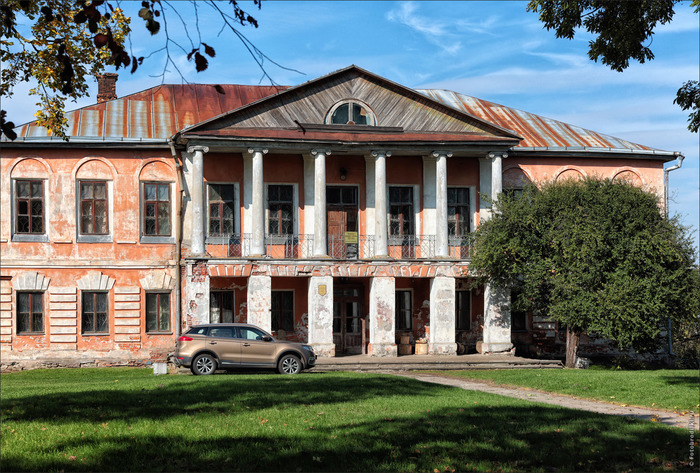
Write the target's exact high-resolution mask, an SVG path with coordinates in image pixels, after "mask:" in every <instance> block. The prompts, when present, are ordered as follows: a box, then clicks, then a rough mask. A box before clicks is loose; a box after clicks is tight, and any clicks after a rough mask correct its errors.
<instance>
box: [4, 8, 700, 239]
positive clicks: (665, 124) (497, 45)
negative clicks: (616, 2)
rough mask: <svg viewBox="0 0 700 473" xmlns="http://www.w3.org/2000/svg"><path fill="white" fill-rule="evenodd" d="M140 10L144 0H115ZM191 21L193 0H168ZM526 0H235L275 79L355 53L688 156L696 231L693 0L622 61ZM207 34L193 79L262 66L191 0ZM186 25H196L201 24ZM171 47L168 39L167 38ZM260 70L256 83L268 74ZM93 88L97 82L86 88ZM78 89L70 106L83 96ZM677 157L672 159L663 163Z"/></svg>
mask: <svg viewBox="0 0 700 473" xmlns="http://www.w3.org/2000/svg"><path fill="white" fill-rule="evenodd" d="M121 3H122V5H123V6H124V7H125V9H126V10H127V13H130V12H131V13H132V15H133V16H134V17H136V12H137V9H138V8H139V7H140V2H121ZM173 3H174V4H176V5H178V8H179V9H180V11H181V13H182V15H183V16H184V17H186V18H188V22H189V24H190V25H192V24H193V20H192V19H193V18H194V13H195V12H194V11H193V10H192V9H191V7H190V6H189V4H188V3H185V2H173ZM526 5H527V3H526V2H520V1H485V2H477V1H468V2H351V1H345V2H316V1H314V2H286V1H285V2H281V1H264V2H263V5H262V9H261V10H259V11H258V10H255V9H254V7H253V5H252V4H250V3H246V2H242V6H243V8H244V9H246V10H247V11H249V13H251V14H252V15H253V16H254V17H255V18H256V19H257V20H258V22H259V24H260V27H259V28H258V29H253V28H252V27H244V28H241V29H240V31H241V32H242V33H244V34H245V35H246V36H247V37H248V39H250V40H251V41H252V42H253V43H254V44H255V45H256V46H257V47H258V48H259V49H260V50H262V51H263V52H264V53H265V54H267V55H268V56H269V57H270V58H271V59H273V60H274V61H276V62H278V63H280V64H282V65H284V66H286V67H289V68H293V69H296V70H298V71H301V72H303V73H304V75H302V74H299V73H297V72H292V71H288V70H284V69H280V68H277V67H275V66H274V65H273V64H270V63H268V62H266V63H265V64H266V67H267V70H268V72H269V73H270V75H271V76H272V78H273V79H274V80H275V82H277V83H279V84H284V85H296V84H299V83H302V82H305V81H307V80H311V79H314V78H316V77H318V76H321V75H325V74H327V73H329V72H332V71H335V70H337V69H340V68H343V67H346V66H348V65H350V64H356V65H358V66H360V67H363V68H365V69H368V70H370V71H372V72H374V73H376V74H379V75H381V76H384V77H386V78H388V79H390V80H393V81H396V82H399V83H401V84H403V85H405V86H408V87H412V88H442V89H449V90H454V91H457V92H460V93H464V94H467V95H472V96H475V97H479V98H482V99H486V100H490V101H493V102H497V103H501V104H504V105H507V106H509V107H514V108H518V109H521V110H525V111H528V112H532V113H536V114H538V115H542V116H546V117H550V118H554V119H557V120H561V121H564V122H567V123H571V124H574V125H578V126H581V127H584V128H589V129H592V130H595V131H598V132H601V133H605V134H609V135H613V136H616V137H620V138H624V139H627V140H630V141H633V142H637V143H641V144H644V145H648V146H652V147H655V148H660V149H663V150H668V151H680V152H682V153H683V154H684V155H685V156H686V160H685V161H684V163H683V167H682V168H681V169H680V170H677V171H674V172H672V173H671V174H670V188H671V194H670V195H671V206H670V208H671V212H672V213H676V214H679V215H680V216H681V218H682V221H683V222H684V224H685V225H689V226H692V227H693V228H694V234H695V240H696V242H697V241H699V240H700V238H699V237H698V230H697V229H698V227H699V226H700V225H699V216H698V213H699V210H698V209H699V207H700V194H699V188H700V182H699V177H700V167H699V166H698V160H699V159H698V158H699V156H698V154H699V142H698V135H697V134H693V133H690V132H689V131H688V130H687V128H686V125H687V123H686V119H687V113H685V112H683V111H682V110H680V108H679V107H678V106H676V105H674V104H673V99H674V98H675V94H676V90H677V89H678V88H679V87H680V86H681V84H682V83H683V82H685V81H686V80H691V79H695V80H697V79H698V76H699V74H700V72H699V71H700V65H699V63H698V62H699V57H700V51H699V43H700V41H699V39H700V26H699V16H698V14H696V13H694V12H693V9H692V7H691V5H690V2H683V3H681V4H679V5H678V6H677V7H676V15H675V16H674V20H673V21H672V22H671V23H670V24H668V25H664V26H661V27H658V28H657V30H656V34H655V35H654V37H653V41H652V44H651V49H652V51H653V52H654V54H655V56H656V58H655V59H654V60H653V61H651V62H647V63H646V64H638V63H633V64H632V65H631V66H630V67H629V68H628V69H627V70H626V71H624V72H622V73H618V72H614V71H611V70H609V69H608V68H607V67H605V66H603V65H602V64H597V63H594V62H592V61H590V60H589V59H588V56H587V49H588V41H589V40H590V39H591V38H592V37H591V36H590V35H588V34H587V33H585V32H583V31H581V32H579V33H578V34H577V35H576V38H575V39H573V40H567V39H556V38H555V36H554V33H553V32H552V31H547V30H545V29H544V28H543V27H542V24H541V23H540V22H539V20H538V17H537V15H536V14H534V13H532V12H527V11H526ZM197 15H198V17H199V20H200V26H201V27H200V30H201V34H202V37H203V41H204V42H207V43H208V44H210V45H211V46H213V47H214V48H215V49H216V52H217V56H216V58H214V59H211V60H210V67H209V69H208V70H207V71H205V72H203V73H199V74H198V73H196V72H195V70H194V65H193V64H192V63H187V61H186V59H185V58H184V55H183V57H180V58H179V59H177V64H178V67H179V68H180V70H181V71H182V73H183V74H184V76H185V79H186V80H187V81H189V82H195V83H239V84H258V83H261V82H260V79H261V72H260V69H259V68H258V66H257V65H256V63H255V62H254V61H253V59H252V58H251V57H250V55H249V54H248V52H247V51H246V49H245V47H244V46H243V44H242V43H241V42H240V41H239V40H238V39H237V38H236V37H235V36H232V35H231V34H227V33H225V32H224V33H222V34H221V35H220V36H218V37H217V34H218V33H219V30H220V28H221V22H220V20H217V19H216V18H215V17H214V16H213V14H212V13H211V11H210V10H209V9H207V8H205V6H200V7H199V8H198V9H197ZM132 28H133V29H134V32H135V33H134V36H133V37H134V41H133V45H132V47H133V52H134V53H135V54H136V55H137V56H140V55H146V54H148V53H149V52H151V51H153V50H154V49H158V48H159V47H160V44H161V43H162V41H163V37H162V34H161V35H159V36H156V37H155V39H154V40H150V38H149V36H148V34H147V33H146V32H145V28H144V27H143V26H142V23H141V22H140V19H138V18H134V20H133V25H132ZM168 29H169V31H170V32H171V34H173V36H176V37H180V38H182V40H181V42H182V44H183V45H184V46H185V48H186V49H189V46H188V45H189V42H188V40H187V39H186V37H185V36H184V35H182V34H181V32H180V31H181V25H180V23H179V20H178V19H177V18H176V17H174V16H173V15H172V14H170V15H169V18H168ZM190 34H191V35H192V36H194V37H196V32H195V31H191V32H190ZM171 48H172V47H171ZM163 63H164V58H163V56H162V55H160V56H158V55H154V56H153V57H152V58H150V59H149V61H148V62H147V63H146V64H145V65H144V66H145V67H142V68H140V69H139V71H138V72H137V73H136V74H135V75H133V76H132V75H131V74H129V73H128V72H122V71H119V72H120V77H119V81H118V82H117V92H118V94H119V95H126V94H129V93H133V92H136V91H139V90H143V89H146V88H148V87H151V86H155V85H157V84H159V83H161V82H163V81H164V82H166V83H180V82H182V80H183V79H182V78H181V77H180V75H179V74H178V73H177V72H175V70H174V68H173V67H172V66H171V67H170V71H169V72H167V73H166V74H165V76H164V77H158V75H159V74H161V73H162V70H163ZM266 83H267V82H266V81H263V82H262V84H266ZM28 88H29V87H17V88H16V89H15V96H14V97H13V98H12V99H11V100H4V101H3V104H2V108H3V109H6V110H8V112H9V115H10V119H12V120H14V122H15V123H25V122H27V121H30V120H31V119H32V113H33V110H32V107H33V104H34V102H35V101H36V100H34V99H33V98H28V97H27V96H26V90H28ZM91 93H92V95H93V97H94V96H95V95H96V86H93V87H92V88H91ZM93 102H94V99H91V98H89V99H83V100H80V101H78V102H77V103H69V104H68V105H67V108H68V109H73V108H77V107H80V106H84V105H87V104H90V103H93ZM669 164H673V163H669Z"/></svg>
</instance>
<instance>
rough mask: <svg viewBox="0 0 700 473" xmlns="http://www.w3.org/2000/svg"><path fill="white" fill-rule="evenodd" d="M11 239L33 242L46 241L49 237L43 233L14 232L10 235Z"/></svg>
mask: <svg viewBox="0 0 700 473" xmlns="http://www.w3.org/2000/svg"><path fill="white" fill-rule="evenodd" d="M12 241H26V242H33V243H48V242H49V237H48V235H46V234H45V233H41V234H34V235H32V234H28V233H15V234H13V235H12Z"/></svg>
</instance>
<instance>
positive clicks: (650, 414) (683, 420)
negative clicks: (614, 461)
mask: <svg viewBox="0 0 700 473" xmlns="http://www.w3.org/2000/svg"><path fill="white" fill-rule="evenodd" d="M391 374H393V375H396V376H403V377H406V378H413V379H417V380H419V381H424V382H426V383H435V384H444V385H446V386H455V387H458V388H462V389H468V390H471V391H482V392H486V393H491V394H500V395H501V396H508V397H513V398H516V399H524V400H526V401H536V402H543V403H545V404H552V405H555V406H561V407H569V408H571V409H581V410H583V411H590V412H597V413H599V414H609V415H617V416H627V417H633V418H635V419H642V420H648V421H652V422H658V423H660V424H665V425H671V426H674V427H681V428H683V429H688V426H689V424H690V422H691V420H692V422H693V423H694V426H695V429H696V430H697V429H698V423H699V422H698V416H697V412H696V413H695V416H694V417H692V416H691V415H690V414H686V415H682V414H676V413H675V412H671V411H666V410H661V409H651V408H648V407H633V406H626V407H623V406H620V405H616V404H610V403H607V402H602V401H592V400H588V399H581V398H577V397H573V396H565V395H562V394H552V393H546V392H543V391H537V390H533V389H526V388H511V387H505V386H499V385H495V384H491V383H486V382H478V381H473V380H467V379H456V378H450V377H447V376H440V375H432V374H422V373H410V372H397V371H393V372H391Z"/></svg>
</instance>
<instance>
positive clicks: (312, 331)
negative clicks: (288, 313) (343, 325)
mask: <svg viewBox="0 0 700 473" xmlns="http://www.w3.org/2000/svg"><path fill="white" fill-rule="evenodd" d="M308 300H309V321H310V325H309V335H308V337H309V338H308V342H309V343H310V344H311V345H313V347H314V351H316V352H317V353H318V354H319V355H320V356H335V344H334V343H333V278H332V277H329V276H313V277H311V278H310V279H309V290H308Z"/></svg>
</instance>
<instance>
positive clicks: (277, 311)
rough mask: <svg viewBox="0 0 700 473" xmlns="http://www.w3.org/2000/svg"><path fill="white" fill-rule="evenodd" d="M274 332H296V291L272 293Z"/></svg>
mask: <svg viewBox="0 0 700 473" xmlns="http://www.w3.org/2000/svg"><path fill="white" fill-rule="evenodd" d="M270 312H271V314H272V331H278V330H284V331H286V332H294V291H272V310H271V311H270Z"/></svg>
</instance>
